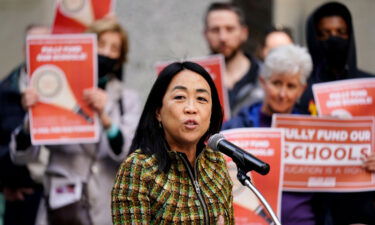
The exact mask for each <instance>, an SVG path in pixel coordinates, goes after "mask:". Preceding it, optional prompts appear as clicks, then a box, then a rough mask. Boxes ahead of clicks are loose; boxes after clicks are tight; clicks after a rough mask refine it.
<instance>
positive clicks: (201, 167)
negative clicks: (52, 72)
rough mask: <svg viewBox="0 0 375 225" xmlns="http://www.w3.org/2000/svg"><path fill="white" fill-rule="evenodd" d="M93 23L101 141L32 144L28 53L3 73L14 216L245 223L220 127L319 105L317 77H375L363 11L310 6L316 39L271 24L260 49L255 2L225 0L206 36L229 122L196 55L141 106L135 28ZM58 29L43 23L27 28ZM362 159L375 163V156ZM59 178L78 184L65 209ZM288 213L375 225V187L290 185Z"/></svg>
mask: <svg viewBox="0 0 375 225" xmlns="http://www.w3.org/2000/svg"><path fill="white" fill-rule="evenodd" d="M87 32H88V33H95V34H96V35H97V39H98V40H97V54H98V55H97V57H98V58H97V59H98V60H97V62H98V77H97V80H98V85H97V87H94V88H92V89H87V90H82V92H83V96H84V100H85V103H86V104H87V105H88V106H89V107H91V109H93V110H94V112H95V113H96V114H97V115H98V118H99V123H100V131H99V133H100V138H99V141H98V142H97V143H80V144H64V145H63V144H60V145H46V146H38V145H33V144H32V143H31V138H30V126H29V115H28V113H27V112H28V110H29V109H30V108H32V107H34V106H35V104H36V103H37V102H38V98H39V97H38V94H37V93H36V91H35V90H34V89H33V87H31V86H29V85H28V83H27V71H26V67H25V63H21V64H20V66H18V67H17V68H16V69H15V70H14V71H12V72H11V74H9V75H8V76H6V77H5V79H4V80H2V81H1V83H0V108H1V110H0V136H1V139H0V140H1V142H0V147H1V148H0V189H1V191H2V193H3V195H4V197H5V212H4V225H24V224H25V225H26V224H30V225H32V224H37V225H43V224H50V225H60V224H61V225H65V224H77V225H81V224H82V225H86V224H87V225H95V224H99V225H105V224H235V218H234V208H233V194H232V181H231V178H230V176H229V174H228V170H227V166H226V163H225V160H224V158H223V156H222V155H221V154H220V153H219V152H217V151H213V150H212V149H210V148H208V147H207V146H206V143H207V140H208V138H209V137H210V136H211V135H213V134H215V133H218V132H220V130H226V129H232V128H239V127H270V126H271V122H272V115H273V114H275V113H282V114H306V115H317V110H316V104H315V101H314V98H313V94H312V85H313V84H316V83H322V82H329V81H337V80H344V79H352V78H362V77H374V76H373V75H372V74H369V73H367V72H364V71H362V70H360V69H358V68H357V64H356V60H357V59H356V49H355V39H354V28H353V23H352V18H351V14H350V12H349V10H348V8H347V7H346V6H345V5H343V4H341V3H337V2H331V3H325V4H323V5H322V6H320V7H319V8H317V9H316V10H315V11H314V12H313V13H312V14H311V16H310V17H309V18H308V21H307V26H306V37H307V48H305V47H301V46H298V45H296V44H294V39H293V35H292V33H291V31H290V30H289V29H287V28H275V27H272V28H270V29H268V30H267V32H266V33H265V35H264V39H263V40H262V42H261V43H260V44H259V48H258V49H257V52H256V54H255V55H252V54H250V53H248V52H246V51H245V50H244V49H243V44H244V43H245V42H246V41H247V39H248V38H249V30H248V27H247V25H246V21H245V17H244V12H243V11H242V10H241V8H239V7H238V6H237V5H235V4H233V3H228V2H215V3H212V4H211V5H210V6H209V7H208V9H207V11H206V13H205V16H204V37H205V39H206V41H207V45H208V46H209V49H210V51H211V53H212V54H222V55H223V56H224V59H225V71H224V76H223V85H224V87H225V89H226V90H227V94H228V99H229V107H230V110H231V118H230V119H229V120H227V121H223V112H222V106H221V104H220V100H219V97H218V96H219V95H218V91H217V90H216V87H215V84H214V82H213V80H212V78H211V76H210V75H209V73H208V72H207V71H206V70H205V69H204V68H203V67H201V66H200V65H198V64H196V63H194V62H189V61H184V62H174V63H171V64H169V65H168V66H166V67H165V68H164V69H163V70H162V71H161V72H160V73H159V74H158V76H157V79H156V81H155V82H154V84H153V86H152V88H151V90H150V92H149V95H148V98H147V99H146V102H145V105H144V108H143V111H142V110H141V109H140V106H141V105H142V103H141V102H140V100H139V98H138V95H137V92H136V91H135V90H131V89H128V88H124V85H123V82H122V79H123V73H122V71H123V64H124V63H126V61H127V53H128V35H127V32H126V31H125V30H124V29H123V28H122V26H121V25H120V24H119V23H118V22H117V21H116V20H115V19H114V18H113V17H108V18H104V19H100V20H97V21H95V22H94V23H93V24H91V25H90V26H89V27H88V29H87ZM50 33H51V32H50V30H49V28H48V27H46V26H44V25H32V26H30V27H28V28H27V30H26V35H32V34H50ZM223 122H224V123H223ZM42 154H48V157H45V160H44V161H45V169H44V170H42V172H40V171H36V169H35V168H33V167H32V166H31V164H32V163H35V162H38V160H39V161H40V160H41V158H42V157H41V155H42ZM271 167H272V165H271ZM363 168H364V169H365V170H367V171H368V172H369V173H374V172H375V154H372V155H370V156H369V157H368V158H367V159H364V162H363ZM38 172H39V176H37V175H38ZM56 182H59V184H62V185H66V186H69V187H73V189H76V190H75V191H76V192H77V193H80V195H79V198H78V200H76V201H73V202H68V203H66V204H63V205H59V206H58V207H56V206H55V204H54V201H56V199H54V195H53V194H52V192H53V191H54V190H53V189H54V186H53V184H54V183H56ZM78 189H79V190H78ZM0 204H1V203H0ZM21 214H22V216H20V215H21ZM281 223H282V224H283V225H345V224H375V192H373V191H364V192H347V193H346V192H340V193H335V192H329V193H324V192H319V193H318V192H313V191H311V192H303V193H302V192H294V191H283V192H282V200H281Z"/></svg>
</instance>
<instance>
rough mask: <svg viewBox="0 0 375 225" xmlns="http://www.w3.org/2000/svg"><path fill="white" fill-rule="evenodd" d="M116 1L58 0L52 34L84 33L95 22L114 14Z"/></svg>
mask: <svg viewBox="0 0 375 225" xmlns="http://www.w3.org/2000/svg"><path fill="white" fill-rule="evenodd" d="M114 5H115V0H58V1H57V3H56V7H55V8H56V9H55V19H54V22H53V29H52V33H54V34H66V33H83V32H85V31H86V29H87V27H88V26H90V24H91V23H92V22H94V21H95V20H98V19H101V18H103V17H105V16H106V15H109V14H110V13H111V12H113V11H114V10H113V8H114Z"/></svg>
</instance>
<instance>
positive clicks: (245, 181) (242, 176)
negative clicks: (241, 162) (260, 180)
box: [237, 166, 281, 225]
mask: <svg viewBox="0 0 375 225" xmlns="http://www.w3.org/2000/svg"><path fill="white" fill-rule="evenodd" d="M237 168H238V170H237V171H238V172H237V179H238V180H239V181H240V182H241V184H242V185H243V186H247V187H248V188H249V189H250V190H251V191H252V192H253V193H254V194H255V195H256V196H257V198H258V199H259V200H260V201H261V202H262V204H263V205H264V206H265V207H266V210H267V211H268V213H269V214H270V216H271V218H272V220H273V223H272V225H281V223H280V221H279V219H278V218H277V216H276V214H275V213H274V212H273V210H272V208H271V206H270V205H269V204H268V202H267V201H266V199H265V198H264V197H263V195H262V194H261V193H260V192H259V191H258V189H256V188H255V186H254V185H253V184H252V183H251V179H250V177H249V176H247V175H246V173H245V172H244V171H243V170H242V169H241V168H239V167H238V166H237Z"/></svg>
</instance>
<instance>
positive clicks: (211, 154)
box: [204, 148, 225, 163]
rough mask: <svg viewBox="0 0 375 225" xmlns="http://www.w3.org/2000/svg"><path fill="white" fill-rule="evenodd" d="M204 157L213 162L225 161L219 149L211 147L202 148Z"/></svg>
mask: <svg viewBox="0 0 375 225" xmlns="http://www.w3.org/2000/svg"><path fill="white" fill-rule="evenodd" d="M204 155H205V158H206V159H207V160H209V161H211V162H213V163H225V159H224V156H223V154H221V152H219V151H215V150H212V149H211V148H206V149H205V150H204Z"/></svg>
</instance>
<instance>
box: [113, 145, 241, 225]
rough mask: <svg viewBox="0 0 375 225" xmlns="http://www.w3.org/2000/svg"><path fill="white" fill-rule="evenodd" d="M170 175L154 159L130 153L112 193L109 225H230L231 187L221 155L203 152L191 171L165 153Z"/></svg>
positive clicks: (183, 158) (182, 160) (175, 156)
mask: <svg viewBox="0 0 375 225" xmlns="http://www.w3.org/2000/svg"><path fill="white" fill-rule="evenodd" d="M169 156H170V158H171V160H172V163H171V164H172V165H171V168H170V170H169V171H168V173H164V172H160V170H158V165H157V159H156V158H155V157H154V156H149V155H145V154H142V153H141V151H140V150H137V151H136V152H134V153H132V154H131V155H130V156H129V157H128V158H127V159H126V161H124V162H123V163H122V165H121V167H120V169H119V171H118V173H117V177H116V181H115V184H114V187H113V190H112V221H113V224H217V222H218V221H219V222H220V223H222V224H226V225H228V224H234V216H233V202H232V201H233V196H232V181H231V178H230V177H229V174H228V171H227V167H226V164H225V161H224V158H223V156H222V155H221V153H219V152H216V151H213V150H211V149H204V150H203V151H202V152H201V153H200V154H199V156H198V157H197V159H196V162H195V166H194V168H193V167H192V166H191V164H190V163H188V160H187V158H186V156H185V154H183V153H179V152H173V151H170V152H169Z"/></svg>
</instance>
